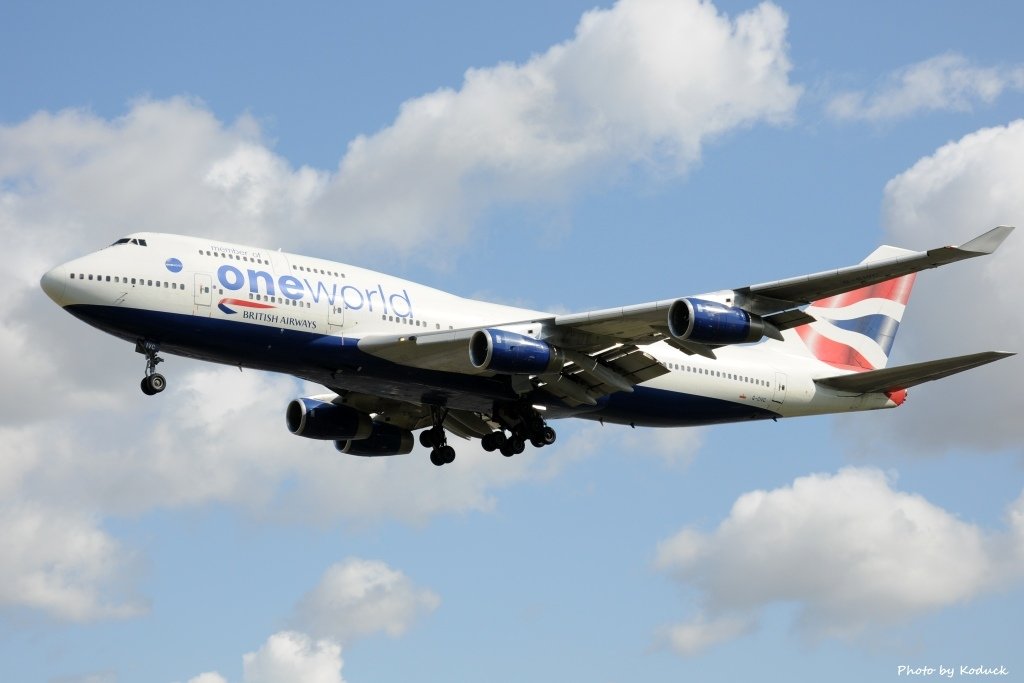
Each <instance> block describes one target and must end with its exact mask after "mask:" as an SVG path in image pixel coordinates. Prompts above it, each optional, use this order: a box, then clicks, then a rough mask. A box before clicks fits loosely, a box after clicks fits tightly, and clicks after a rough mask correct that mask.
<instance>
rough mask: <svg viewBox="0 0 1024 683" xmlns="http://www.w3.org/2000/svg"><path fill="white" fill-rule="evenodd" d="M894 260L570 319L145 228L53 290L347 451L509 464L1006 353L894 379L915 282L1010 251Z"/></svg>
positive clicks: (792, 407) (796, 406)
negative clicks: (620, 431)
mask: <svg viewBox="0 0 1024 683" xmlns="http://www.w3.org/2000/svg"><path fill="white" fill-rule="evenodd" d="M1012 230H1013V228H1011V227H998V228H995V229H993V230H990V231H989V232H987V233H985V234H984V235H981V236H980V237H977V238H975V239H973V240H971V241H969V242H967V243H966V244H963V245H961V246H959V247H941V248H937V249H930V250H928V251H922V252H913V251H908V250H905V249H897V248H895V247H888V246H883V247H879V248H878V249H877V250H876V251H875V252H874V253H872V254H871V255H870V256H868V257H867V258H866V259H865V260H864V261H862V262H861V263H860V264H859V265H855V266H849V267H846V268H840V269H838V270H830V271H826V272H822V273H816V274H813V275H805V276H801V277H795V278H789V279H785V280H777V281H775V282H767V283H764V284H759V285H750V286H743V287H738V288H736V289H728V290H723V291H718V292H711V293H706V294H698V295H694V296H684V297H680V298H676V299H667V300H663V301H654V302H651V303H645V304H638V305H634V306H623V307H618V308H608V309H604V310H598V311H589V312H586V313H573V314H569V315H555V314H551V313H544V312H541V311H532V310H526V309H521V308H513V307H509V306H501V305H497V304H491V303H485V302H481V301H473V300H469V299H464V298H461V297H458V296H455V295H453V294H448V293H446V292H442V291H439V290H437V289H432V288H430V287H425V286H423V285H419V284H416V283H414V282H409V281H407V280H402V279H399V278H396V277H392V276H389V275H385V274H382V273H376V272H372V271H369V270H364V269H362V268H357V267H355V266H351V265H347V264H342V263H335V262H332V261H327V260H324V259H319V258H312V257H307V256H299V255H296V254H287V253H281V252H280V251H270V250H267V249H260V248H255V247H249V246H242V245H238V244H227V243H224V242H220V241H217V240H210V239H203V238H197V237H183V236H179V235H168V234H158V233H137V234H133V235H129V236H127V237H123V238H121V239H119V240H117V241H116V242H114V243H113V244H112V245H111V246H109V247H107V248H104V249H101V250H99V251H97V252H95V253H92V254H88V255H87V256H83V257H81V258H78V259H75V260H73V261H69V262H68V263H65V264H63V265H60V266H57V267H56V268H54V269H53V270H51V271H49V272H48V273H46V274H45V275H44V276H43V278H42V287H43V290H44V291H45V292H46V294H47V295H48V296H49V297H50V298H51V299H53V300H54V301H55V302H56V303H57V304H58V305H60V306H61V307H63V308H64V309H65V310H66V311H68V312H69V313H71V314H72V315H74V316H75V317H77V318H79V319H80V320H82V321H84V322H86V323H88V324H89V325H92V326H93V327H96V328H98V329H100V330H102V331H104V332H107V333H109V334H112V335H114V336H116V337H120V338H121V339H124V340H125V341H128V342H130V343H132V344H134V345H135V350H136V351H138V352H139V353H141V354H143V355H144V356H145V358H146V371H145V376H144V377H143V379H142V391H143V392H144V393H146V394H148V395H153V394H158V393H160V392H161V391H163V390H164V388H165V387H166V380H165V378H164V376H163V375H162V374H160V373H158V372H157V371H156V370H157V364H158V363H161V362H162V361H163V359H162V358H161V357H160V356H159V355H158V353H160V352H165V353H169V354H175V355H179V356H188V357H191V358H198V359H201V360H205V361H212V362H215V363H224V364H228V365H235V366H238V367H240V368H241V367H246V368H256V369H260V370H269V371H272V372H283V373H288V374H291V375H294V376H296V377H301V378H303V379H306V380H309V381H311V382H314V383H317V384H321V385H323V386H324V387H326V388H327V389H328V390H329V392H330V393H325V394H321V395H317V396H310V397H304V398H297V399H295V400H293V401H292V402H291V403H289V404H288V406H287V408H286V409H285V422H286V424H287V426H288V429H289V430H290V431H291V432H292V433H293V434H296V435H298V436H304V437H307V438H311V439H323V440H327V441H333V442H334V444H335V446H336V447H337V449H338V450H340V451H341V452H343V453H348V454H350V455H361V456H385V455H400V454H405V453H409V452H410V451H412V448H413V444H414V437H413V432H415V431H417V430H422V431H420V433H419V441H420V443H421V444H422V445H423V446H424V447H425V448H429V449H430V460H431V462H433V463H434V464H435V465H443V464H445V463H450V462H452V461H453V460H454V459H455V450H454V449H453V448H452V447H451V446H449V445H448V439H447V436H448V433H451V434H454V435H457V436H460V437H464V438H478V439H481V441H482V445H483V448H484V449H485V450H487V451H495V450H498V451H500V452H501V453H502V454H503V455H505V456H511V455H515V454H517V453H521V452H522V451H523V450H524V448H525V445H526V443H527V442H529V443H531V444H532V445H533V446H535V447H541V446H545V445H548V444H551V443H554V441H555V431H554V430H553V429H552V428H551V427H550V426H549V424H548V423H549V421H550V420H552V419H554V418H565V417H581V418H585V419H589V420H600V421H601V422H610V423H617V424H627V425H631V426H648V427H684V426H689V425H706V424H717V423H725V422H739V421H745V420H764V419H777V418H780V417H796V416H799V415H819V414H824V413H838V412H848V411H853V410H873V409H876V408H892V407H895V406H898V405H900V404H902V403H903V401H904V400H905V398H906V395H907V389H908V388H910V387H912V386H915V385H917V384H920V383H922V382H929V381H931V380H935V379H939V378H942V377H946V376H948V375H952V374H954V373H957V372H961V371H963V370H968V369H970V368H974V367H977V366H979V365H984V364H985V363H990V362H992V361H995V360H998V359H1000V358H1004V357H1006V356H1009V355H1013V354H1009V353H1001V352H995V351H989V352H984V353H975V354H971V355H967V356H959V357H956V358H945V359H942V360H933V361H927V362H923V363H914V364H912V365H904V366H900V367H886V362H887V360H888V356H889V351H890V349H891V348H892V343H893V338H894V337H895V335H896V330H897V328H898V326H899V323H900V320H901V318H902V317H903V312H904V310H905V309H906V306H907V301H908V299H909V297H910V290H911V288H912V286H913V284H914V277H915V275H914V274H915V273H916V272H918V271H920V270H924V269H926V268H935V267H937V266H941V265H945V264H947V263H953V262H954V261H960V260H963V259H968V258H973V257H975V256H981V255H984V254H990V253H992V252H994V251H995V250H996V249H997V248H998V247H999V245H1000V244H1001V243H1002V242H1003V240H1005V239H1006V237H1007V236H1008V235H1009V234H1010V232H1012Z"/></svg>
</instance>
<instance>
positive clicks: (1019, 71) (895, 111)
mask: <svg viewBox="0 0 1024 683" xmlns="http://www.w3.org/2000/svg"><path fill="white" fill-rule="evenodd" d="M1007 90H1024V66H1022V65H1016V66H1012V67H1004V66H991V67H982V66H976V65H974V64H972V63H971V61H970V60H969V59H967V58H966V57H964V56H963V55H960V54H956V53H947V54H943V55H939V56H937V57H932V58H930V59H926V60H924V61H922V62H918V63H916V64H911V65H910V66H907V67H904V68H902V69H899V70H897V71H895V72H893V73H891V74H889V76H888V77H887V78H886V79H885V80H884V82H883V83H882V84H881V85H880V86H879V88H878V89H877V90H876V91H875V92H873V93H866V92H864V91H851V92H844V93H841V94H839V95H837V96H835V97H834V98H833V99H832V100H831V101H830V102H829V104H828V112H829V114H831V115H832V116H833V117H835V118H837V119H840V120H862V121H888V120H894V119H903V118H909V117H911V116H913V115H915V114H917V113H918V112H921V111H970V110H971V109H972V108H973V106H974V105H975V104H976V103H985V104H990V103H992V102H993V101H995V100H996V98H998V97H999V96H1000V95H1001V94H1002V93H1003V92H1005V91H1007Z"/></svg>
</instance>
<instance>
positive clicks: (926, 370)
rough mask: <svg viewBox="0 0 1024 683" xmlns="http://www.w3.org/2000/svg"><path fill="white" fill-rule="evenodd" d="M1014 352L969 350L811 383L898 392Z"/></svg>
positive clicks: (855, 390)
mask: <svg viewBox="0 0 1024 683" xmlns="http://www.w3.org/2000/svg"><path fill="white" fill-rule="evenodd" d="M1013 355H1014V354H1013V353H1007V352H1004V351H985V352H983V353H972V354H970V355H967V356H956V357H954V358H943V359H941V360H930V361H925V362H923V363H912V364H910V365H900V366H897V367H894V368H884V369H882V370H869V371H868V372H855V373H853V374H849V375H838V376H835V377H822V378H820V379H816V380H814V383H815V384H817V385H818V386H822V387H827V388H829V389H835V390H836V391H848V392H851V393H854V394H870V393H883V392H890V391H899V390H900V389H909V388H910V387H912V386H916V385H918V384H923V383H925V382H931V381H933V380H937V379H942V378H943V377H949V376H950V375H955V374H957V373H958V372H963V371H965V370H970V369H972V368H976V367H979V366H982V365H986V364H988V363H993V362H995V361H997V360H1000V359H1002V358H1007V357H1009V356H1013Z"/></svg>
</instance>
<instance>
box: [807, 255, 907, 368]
mask: <svg viewBox="0 0 1024 683" xmlns="http://www.w3.org/2000/svg"><path fill="white" fill-rule="evenodd" d="M910 253H914V252H911V251H908V250H905V249H898V248H896V247H889V246H882V247H879V248H878V249H876V250H875V251H874V252H873V253H872V254H871V255H870V256H868V257H867V258H866V259H864V260H863V261H862V263H871V262H872V261H880V260H883V259H891V258H896V257H898V256H900V255H902V254H910ZM915 277H916V274H914V273H911V274H910V275H904V276H902V277H897V278H894V279H892V280H886V281H885V282H879V283H878V284H874V285H870V286H868V287H864V288H862V289H855V290H853V291H851V292H846V293H844V294H839V295H836V296H832V297H828V298H827V299H821V300H819V301H815V302H813V303H812V304H811V305H810V306H809V307H808V308H807V313H808V314H809V315H811V316H814V318H815V319H816V320H815V322H813V323H811V324H809V325H802V326H800V327H797V328H796V333H797V335H798V336H799V338H800V340H801V341H802V342H803V344H804V345H805V346H806V347H807V349H808V350H809V351H810V352H811V354H812V355H813V356H814V357H815V358H817V359H818V360H820V361H822V362H824V363H828V364H829V365H831V366H833V367H836V368H841V369H844V370H856V371H863V370H877V369H879V368H884V367H885V366H886V363H887V362H888V361H889V352H890V351H891V350H892V344H893V340H894V339H895V338H896V331H897V330H898V329H899V326H900V321H901V320H902V319H903V313H904V311H906V308H907V302H908V301H909V300H910V291H911V289H913V287H914V278H915Z"/></svg>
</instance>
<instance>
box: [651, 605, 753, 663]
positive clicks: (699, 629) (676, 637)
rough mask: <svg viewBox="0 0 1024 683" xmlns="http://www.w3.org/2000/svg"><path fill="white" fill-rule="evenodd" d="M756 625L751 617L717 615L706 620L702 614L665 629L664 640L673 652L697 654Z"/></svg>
mask: <svg viewBox="0 0 1024 683" xmlns="http://www.w3.org/2000/svg"><path fill="white" fill-rule="evenodd" d="M756 626H757V621H756V619H753V618H751V617H749V616H748V617H736V616H728V617H718V618H717V619H713V620H708V619H707V618H706V617H705V616H704V615H703V614H701V615H698V616H697V617H696V618H695V619H693V620H691V621H689V622H687V623H684V624H676V625H674V626H671V627H670V628H668V629H667V631H666V634H665V640H666V642H667V643H668V645H669V647H671V648H672V649H673V650H674V651H675V652H677V653H679V654H680V655H682V656H684V657H691V656H694V655H698V654H700V653H702V652H704V651H705V650H707V649H708V648H710V647H714V646H715V645H718V644H719V643H724V642H727V641H730V640H734V639H736V638H738V637H740V636H742V635H744V634H746V633H749V632H750V631H752V630H753V629H754V628H755V627H756Z"/></svg>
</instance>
